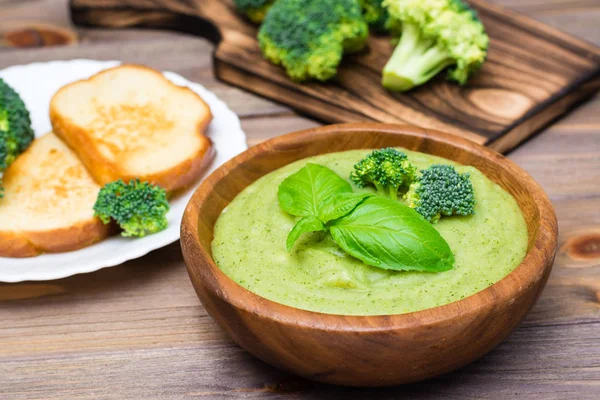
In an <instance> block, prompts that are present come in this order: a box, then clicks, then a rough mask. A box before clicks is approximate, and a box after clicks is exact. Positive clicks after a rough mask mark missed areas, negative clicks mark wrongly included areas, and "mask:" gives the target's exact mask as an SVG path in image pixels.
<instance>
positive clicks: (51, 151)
mask: <svg viewBox="0 0 600 400" xmlns="http://www.w3.org/2000/svg"><path fill="white" fill-rule="evenodd" d="M3 181H4V189H5V192H4V197H3V198H1V199H0V256H2V257H32V256H35V255H38V254H40V253H45V252H62V251H71V250H76V249H80V248H82V247H85V246H88V245H90V244H92V243H94V242H97V241H99V240H101V239H103V238H105V237H106V236H108V235H109V233H110V232H109V230H110V226H107V225H104V224H103V223H102V222H101V221H100V220H99V219H97V218H94V210H93V206H94V203H95V202H96V198H97V197H98V192H99V191H100V186H98V184H97V183H96V182H95V181H94V180H93V179H92V177H91V176H90V174H89V173H88V172H87V170H86V168H85V167H84V165H83V164H82V163H81V161H80V160H79V159H78V158H77V156H75V154H73V152H72V151H71V150H70V149H69V147H68V146H67V145H66V144H64V143H63V142H62V141H61V140H60V139H59V138H58V137H56V135H54V134H53V133H49V134H47V135H44V136H43V137H41V138H39V139H37V140H35V141H34V142H33V143H32V145H31V147H29V149H28V150H27V151H25V152H24V153H23V154H22V155H21V156H19V158H17V160H16V161H15V162H14V163H12V164H11V166H10V167H9V168H8V169H7V170H6V172H5V174H4V177H3Z"/></svg>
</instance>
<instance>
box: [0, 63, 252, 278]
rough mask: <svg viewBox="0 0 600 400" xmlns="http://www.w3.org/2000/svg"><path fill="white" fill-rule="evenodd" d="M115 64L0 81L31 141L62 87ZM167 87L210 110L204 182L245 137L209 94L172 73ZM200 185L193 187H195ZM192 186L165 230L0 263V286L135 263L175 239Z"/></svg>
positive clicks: (26, 73) (32, 71) (22, 70)
mask: <svg viewBox="0 0 600 400" xmlns="http://www.w3.org/2000/svg"><path fill="white" fill-rule="evenodd" d="M118 64H120V63H119V62H118V61H94V60H72V61H53V62H47V63H34V64H29V65H19V66H13V67H9V68H6V69H4V70H1V71H0V78H2V79H4V80H5V81H6V82H7V83H8V84H9V85H11V86H12V87H13V88H14V89H15V90H16V91H17V92H18V93H19V94H20V95H21V97H22V98H23V100H24V101H25V104H26V105H27V108H28V109H29V111H30V113H31V118H32V121H33V129H34V130H35V135H36V137H39V136H42V135H44V134H45V133H48V132H50V131H51V126H50V120H49V118H48V107H49V104H50V99H51V97H52V96H53V95H54V93H56V91H57V90H58V89H60V88H61V87H62V86H64V85H66V84H68V83H71V82H73V81H77V80H80V79H85V78H89V77H90V76H92V75H94V74H96V73H98V72H100V71H102V70H104V69H107V68H111V67H114V66H116V65H118ZM164 75H165V77H166V78H167V79H169V80H170V81H171V82H173V83H175V84H176V85H179V86H187V87H189V88H190V89H192V90H193V91H194V92H196V93H198V94H199V95H200V96H201V97H202V99H204V101H205V102H206V103H207V104H208V105H209V106H210V109H211V111H212V113H213V117H214V119H213V121H212V123H211V124H210V126H209V128H208V131H207V135H208V136H209V137H210V138H211V140H212V141H213V143H214V146H215V149H216V157H215V159H214V161H213V163H212V165H211V166H210V168H209V170H208V171H207V172H206V173H205V175H204V176H208V174H210V173H211V172H212V171H214V170H215V169H216V168H217V167H218V166H220V165H221V164H223V163H224V162H225V161H227V160H229V159H230V158H232V157H234V156H236V155H237V154H239V153H241V152H242V151H244V150H246V148H247V146H246V135H245V134H244V132H243V131H242V128H241V126H240V120H239V118H238V117H237V115H236V114H235V113H234V112H233V111H231V110H230V109H229V108H228V107H227V105H226V104H225V103H223V102H222V101H221V100H219V99H218V98H217V96H215V95H214V94H213V93H212V92H210V91H208V90H206V89H205V88H204V87H202V86H201V85H198V84H197V83H193V82H190V81H188V80H186V79H185V78H183V77H181V76H179V75H177V74H174V73H172V72H164ZM199 183H200V182H198V184H199ZM196 187H197V185H194V187H193V188H191V189H190V190H188V191H187V192H186V193H184V194H182V195H180V196H178V197H177V198H176V199H174V200H173V201H171V210H170V211H169V214H168V215H167V218H168V220H169V227H168V228H167V229H166V230H164V231H162V232H159V233H156V234H154V235H150V236H147V237H145V238H141V239H131V238H124V237H121V236H114V237H111V238H109V239H107V240H104V241H102V242H100V243H98V244H95V245H93V246H90V247H87V248H85V249H82V250H78V251H73V252H69V253H60V254H44V255H41V256H39V257H33V258H24V259H17V258H3V257H0V281H2V282H20V281H26V280H48V279H58V278H64V277H67V276H71V275H74V274H79V273H84V272H92V271H96V270H99V269H101V268H104V267H111V266H114V265H118V264H121V263H123V262H125V261H128V260H132V259H135V258H138V257H141V256H143V255H145V254H147V253H149V252H150V251H152V250H156V249H159V248H161V247H164V246H166V245H168V244H170V243H173V242H175V241H177V240H178V239H179V229H180V224H181V218H182V217H183V211H184V209H185V206H186V205H187V203H188V200H189V199H190V197H191V196H192V194H193V192H194V190H195V188H196Z"/></svg>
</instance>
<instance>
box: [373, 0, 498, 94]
mask: <svg viewBox="0 0 600 400" xmlns="http://www.w3.org/2000/svg"><path fill="white" fill-rule="evenodd" d="M383 5H384V7H386V9H387V10H388V12H389V14H390V25H392V26H394V27H401V29H397V30H398V31H399V32H401V36H400V40H399V42H398V45H397V46H396V48H395V50H394V52H393V54H392V56H391V58H390V59H389V61H388V62H387V64H386V65H385V67H384V69H383V77H382V84H383V86H384V87H385V88H387V89H389V90H392V91H400V92H404V91H407V90H410V89H412V88H413V87H415V86H419V85H422V84H423V83H425V82H427V81H428V80H430V79H431V78H433V77H434V76H435V75H437V74H438V73H440V72H441V71H442V70H444V69H445V68H450V69H449V71H448V79H451V80H454V81H456V82H458V83H459V84H461V85H462V84H464V83H466V82H467V80H468V79H469V77H470V76H471V75H472V73H473V72H475V71H477V70H478V69H479V68H480V67H481V65H482V64H483V63H484V62H485V59H486V57H487V49H488V44H489V39H488V36H487V34H486V33H485V28H484V27H483V24H482V23H481V21H480V20H479V18H478V17H477V14H476V13H475V12H474V11H473V10H472V9H471V8H469V7H468V6H467V5H465V4H464V3H463V2H462V1H460V0H384V2H383ZM395 30H396V29H393V31H395Z"/></svg>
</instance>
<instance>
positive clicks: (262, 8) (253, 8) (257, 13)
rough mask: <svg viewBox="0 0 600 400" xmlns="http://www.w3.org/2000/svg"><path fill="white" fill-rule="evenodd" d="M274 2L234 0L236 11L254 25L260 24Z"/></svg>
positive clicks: (267, 0)
mask: <svg viewBox="0 0 600 400" xmlns="http://www.w3.org/2000/svg"><path fill="white" fill-rule="evenodd" d="M274 2H275V0H234V3H235V6H236V7H237V9H238V10H239V11H240V12H241V13H242V14H244V15H245V16H246V17H248V19H249V20H250V21H252V22H254V23H255V24H260V23H261V22H262V20H263V19H264V18H265V15H266V14H267V11H269V8H271V6H272V5H273V3H274Z"/></svg>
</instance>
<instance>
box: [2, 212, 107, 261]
mask: <svg viewBox="0 0 600 400" xmlns="http://www.w3.org/2000/svg"><path fill="white" fill-rule="evenodd" d="M111 230H112V229H111V226H110V225H104V224H103V223H102V222H101V221H100V220H99V219H92V220H89V221H85V222H83V223H81V224H77V225H75V226H70V227H68V228H61V229H56V230H52V231H40V232H2V231H0V257H14V258H24V257H35V256H38V255H40V254H43V253H62V252H65V251H74V250H79V249H82V248H84V247H87V246H90V245H92V244H94V243H96V242H99V241H101V240H102V239H104V238H106V237H108V236H109V235H110V233H111Z"/></svg>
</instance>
